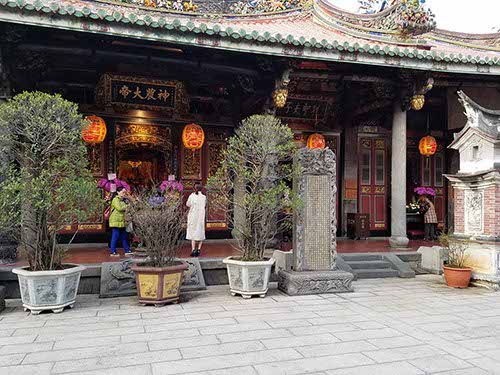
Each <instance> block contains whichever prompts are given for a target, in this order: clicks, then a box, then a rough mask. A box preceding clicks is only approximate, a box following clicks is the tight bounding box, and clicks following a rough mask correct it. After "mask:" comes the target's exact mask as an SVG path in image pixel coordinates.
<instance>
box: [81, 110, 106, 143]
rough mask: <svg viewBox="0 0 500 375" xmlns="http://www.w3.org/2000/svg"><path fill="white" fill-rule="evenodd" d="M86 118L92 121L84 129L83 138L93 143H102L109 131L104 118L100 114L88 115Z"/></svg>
mask: <svg viewBox="0 0 500 375" xmlns="http://www.w3.org/2000/svg"><path fill="white" fill-rule="evenodd" d="M85 119H86V120H87V121H90V124H89V125H87V126H86V127H85V128H83V130H82V138H83V140H84V141H85V142H87V143H90V144H93V145H95V144H99V143H102V142H103V141H104V139H105V138H106V131H107V130H106V123H105V122H104V120H103V119H102V118H100V117H98V116H87V117H86V118H85Z"/></svg>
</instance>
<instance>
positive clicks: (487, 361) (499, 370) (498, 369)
mask: <svg viewBox="0 0 500 375" xmlns="http://www.w3.org/2000/svg"><path fill="white" fill-rule="evenodd" d="M468 362H469V363H471V364H473V365H474V366H476V367H479V368H480V369H483V370H485V371H487V372H489V373H490V374H493V375H500V360H495V359H492V358H477V359H470V360H469V361H468Z"/></svg>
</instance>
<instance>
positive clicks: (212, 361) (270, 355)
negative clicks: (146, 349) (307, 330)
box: [152, 348, 301, 375]
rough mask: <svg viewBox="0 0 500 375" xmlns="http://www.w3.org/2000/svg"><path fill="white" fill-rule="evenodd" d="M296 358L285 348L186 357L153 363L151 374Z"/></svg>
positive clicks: (206, 369) (296, 354) (296, 353)
mask: <svg viewBox="0 0 500 375" xmlns="http://www.w3.org/2000/svg"><path fill="white" fill-rule="evenodd" d="M297 358H301V355H300V354H299V353H298V352H296V351H295V350H293V349H289V348H287V349H276V350H265V351H261V352H251V353H245V354H230V355H223V356H216V357H207V358H196V359H187V360H181V361H176V362H164V363H154V364H153V365H152V367H153V375H169V374H184V373H190V372H195V373H196V372H200V371H209V370H218V369H228V368H231V367H242V366H247V365H253V366H254V367H256V366H255V365H256V364H259V363H267V362H270V363H279V362H280V361H291V360H294V359H297ZM285 363H290V362H285Z"/></svg>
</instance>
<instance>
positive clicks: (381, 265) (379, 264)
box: [347, 260, 391, 270]
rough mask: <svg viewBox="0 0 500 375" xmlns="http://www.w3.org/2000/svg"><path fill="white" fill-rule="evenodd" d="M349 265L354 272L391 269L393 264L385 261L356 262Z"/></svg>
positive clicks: (350, 262)
mask: <svg viewBox="0 0 500 375" xmlns="http://www.w3.org/2000/svg"><path fill="white" fill-rule="evenodd" d="M347 263H348V264H349V265H350V266H351V268H352V269H353V270H362V269H385V268H391V264H390V263H388V262H386V261H383V260H356V261H349V262H347Z"/></svg>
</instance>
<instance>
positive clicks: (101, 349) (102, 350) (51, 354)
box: [23, 343, 149, 364]
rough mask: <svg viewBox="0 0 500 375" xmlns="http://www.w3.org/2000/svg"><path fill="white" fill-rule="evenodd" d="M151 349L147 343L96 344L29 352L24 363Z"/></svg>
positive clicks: (69, 359) (110, 355)
mask: <svg viewBox="0 0 500 375" xmlns="http://www.w3.org/2000/svg"><path fill="white" fill-rule="evenodd" d="M148 350H149V348H148V344H147V343H131V344H118V345H111V346H94V347H90V348H88V347H87V348H78V349H74V348H73V349H66V350H52V351H48V352H38V353H29V354H28V355H26V358H24V360H23V364H29V363H43V362H57V361H71V360H77V359H84V358H99V357H112V356H117V355H123V354H132V353H141V352H147V351H148Z"/></svg>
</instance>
